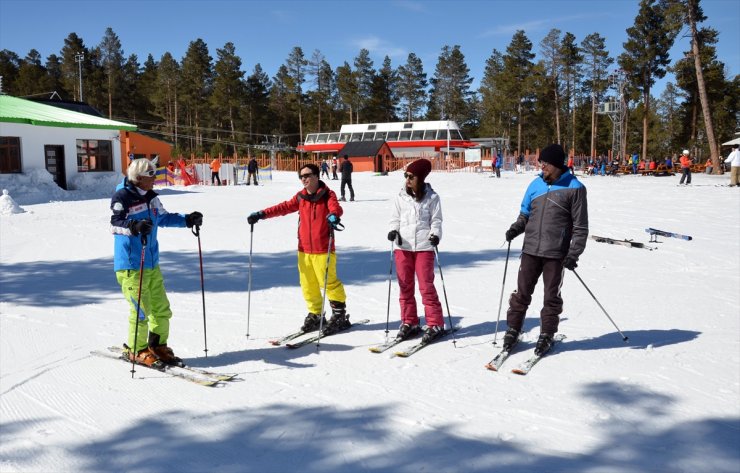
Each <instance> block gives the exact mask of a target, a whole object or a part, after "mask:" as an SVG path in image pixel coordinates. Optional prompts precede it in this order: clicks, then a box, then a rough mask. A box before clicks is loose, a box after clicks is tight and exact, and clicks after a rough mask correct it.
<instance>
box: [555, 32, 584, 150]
mask: <svg viewBox="0 0 740 473" xmlns="http://www.w3.org/2000/svg"><path fill="white" fill-rule="evenodd" d="M560 57H561V59H562V73H563V85H564V86H565V91H564V93H563V101H564V103H565V106H566V107H565V109H566V114H567V115H570V126H569V127H568V128H569V134H570V149H571V151H572V152H575V146H576V110H577V102H578V91H579V89H580V77H581V65H582V61H583V55H582V54H581V51H580V48H579V47H578V45H577V44H576V37H575V36H574V35H573V34H572V33H565V36H563V41H562V42H561V43H560Z"/></svg>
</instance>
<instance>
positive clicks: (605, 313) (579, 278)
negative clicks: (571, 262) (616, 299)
mask: <svg viewBox="0 0 740 473" xmlns="http://www.w3.org/2000/svg"><path fill="white" fill-rule="evenodd" d="M573 274H575V275H576V277H577V278H578V280H579V281H581V284H583V287H585V288H586V290H587V291H588V293H589V294H591V297H593V298H594V300H595V301H596V303H597V304H598V305H599V307H600V308H601V310H603V311H604V315H606V317H607V318H608V319H609V322H611V323H612V325H614V328H615V329H617V332H619V334H620V335H621V336H622V341H623V342H626V341H627V340H629V337H627V336H626V335H625V334H623V333H622V331H621V330H619V327H617V324H615V323H614V320H612V318H611V317H610V316H609V313H608V312H607V311H606V309H604V306H602V305H601V303H600V302H599V300H598V299H597V298H596V296H594V293H593V292H591V289H589V288H588V286H586V283H585V282H583V279H581V277H580V276H579V275H578V273H576V270H575V269H574V270H573Z"/></svg>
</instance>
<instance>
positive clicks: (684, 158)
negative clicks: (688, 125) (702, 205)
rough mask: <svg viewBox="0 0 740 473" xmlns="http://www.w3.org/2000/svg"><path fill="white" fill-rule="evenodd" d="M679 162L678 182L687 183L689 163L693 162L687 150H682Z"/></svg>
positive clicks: (689, 180)
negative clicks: (679, 177) (679, 179)
mask: <svg viewBox="0 0 740 473" xmlns="http://www.w3.org/2000/svg"><path fill="white" fill-rule="evenodd" d="M679 162H680V163H681V181H680V182H679V183H678V184H679V185H681V184H683V183H684V181H686V185H689V184H691V165H692V164H693V161H692V159H691V156H690V155H689V150H687V149H685V150H683V153H681V158H680V159H679Z"/></svg>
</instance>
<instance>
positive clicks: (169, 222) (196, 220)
mask: <svg viewBox="0 0 740 473" xmlns="http://www.w3.org/2000/svg"><path fill="white" fill-rule="evenodd" d="M156 171H157V169H156V167H155V165H154V163H153V162H151V161H149V160H147V159H136V160H134V161H132V162H131V164H129V167H128V170H127V177H126V178H125V179H124V181H123V183H122V184H123V185H122V186H118V187H117V189H116V192H115V193H114V194H113V198H112V199H111V204H110V208H111V211H112V216H111V220H110V223H111V233H113V235H114V237H113V238H114V250H113V269H114V271H115V272H116V279H117V280H118V283H119V284H120V285H121V290H122V291H123V295H124V297H125V298H126V300H127V301H128V303H129V307H130V315H129V335H128V343H127V346H128V347H130V348H129V357H130V358H135V359H136V361H137V362H139V363H142V364H145V365H147V366H151V365H153V364H154V363H156V362H157V361H161V362H163V363H166V364H181V363H182V360H181V359H180V358H178V357H177V356H175V354H174V352H173V351H172V349H171V348H170V347H168V346H167V340H168V338H169V332H170V318H171V317H172V311H171V310H170V303H169V300H168V299H167V294H166V293H165V289H164V279H163V278H162V273H161V272H160V270H159V242H158V241H157V228H159V227H188V228H190V227H193V226H201V225H202V224H203V214H201V213H200V212H192V213H190V214H187V215H185V214H177V213H169V212H167V210H165V208H164V206H163V205H162V203H161V202H160V200H159V197H158V195H157V193H156V192H154V190H152V189H153V187H154V180H155V178H156ZM144 239H145V240H146V247H144V246H143V241H142V240H144ZM142 248H143V249H144V265H143V266H144V269H143V282H142V284H141V297H140V299H141V306H140V307H137V301H138V300H139V278H140V276H141V275H140V266H141V256H142ZM137 317H138V318H139V323H138V335H136V327H137V323H136V320H137ZM134 339H136V346H134Z"/></svg>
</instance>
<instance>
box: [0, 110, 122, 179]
mask: <svg viewBox="0 0 740 473" xmlns="http://www.w3.org/2000/svg"><path fill="white" fill-rule="evenodd" d="M134 130H136V126H135V125H132V124H130V123H124V122H119V121H115V120H108V119H106V118H102V117H96V116H94V115H88V114H85V113H79V112H75V111H72V110H66V109H63V108H59V107H53V106H51V105H45V104H42V103H37V102H34V101H31V100H26V99H22V98H18V97H11V96H9V95H0V174H13V173H24V172H27V171H29V170H31V169H46V170H47V171H48V172H49V173H50V174H51V175H52V177H53V178H54V181H55V182H56V183H57V185H59V187H61V188H63V189H67V188H68V186H69V187H72V188H74V182H75V180H76V179H77V178H78V177H79V176H80V175H81V174H83V173H111V174H115V175H120V173H121V146H120V141H121V131H134Z"/></svg>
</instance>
